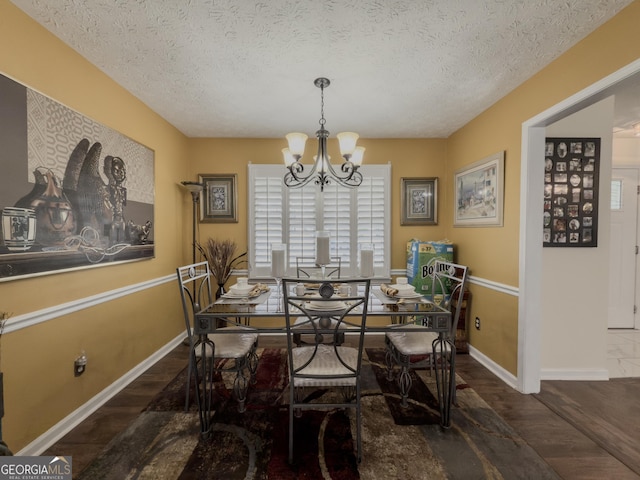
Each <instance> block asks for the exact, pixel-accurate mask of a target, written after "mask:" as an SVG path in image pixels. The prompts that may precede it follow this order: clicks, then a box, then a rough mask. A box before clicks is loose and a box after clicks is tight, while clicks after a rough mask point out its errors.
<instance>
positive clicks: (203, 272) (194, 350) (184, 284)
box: [177, 262, 258, 412]
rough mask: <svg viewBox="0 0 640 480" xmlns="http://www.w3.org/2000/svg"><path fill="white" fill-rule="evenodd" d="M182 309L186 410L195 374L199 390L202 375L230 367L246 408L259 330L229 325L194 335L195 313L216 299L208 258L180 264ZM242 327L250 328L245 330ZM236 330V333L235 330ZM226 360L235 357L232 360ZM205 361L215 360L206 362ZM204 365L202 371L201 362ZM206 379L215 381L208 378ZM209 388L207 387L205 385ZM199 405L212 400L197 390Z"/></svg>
mask: <svg viewBox="0 0 640 480" xmlns="http://www.w3.org/2000/svg"><path fill="white" fill-rule="evenodd" d="M177 275H178V283H179V286H180V297H181V299H182V310H183V313H184V320H185V326H186V329H187V337H188V339H189V348H190V354H189V366H188V374H187V391H186V398H185V411H186V410H188V408H189V392H190V386H191V377H192V376H193V377H195V383H196V392H197V393H198V392H200V390H199V388H200V381H199V377H200V378H202V377H205V375H207V372H211V374H213V372H215V371H220V372H225V371H231V372H235V374H236V375H235V379H234V382H233V394H234V396H235V398H236V401H237V402H238V411H239V412H244V410H245V402H246V398H247V389H248V386H249V383H253V382H255V373H256V369H257V367H258V356H257V353H256V349H257V348H258V334H257V333H255V332H253V331H250V329H248V328H247V327H242V326H228V327H220V328H218V329H217V331H218V332H220V333H210V334H208V335H207V336H206V337H204V338H201V337H197V338H194V335H193V321H194V315H195V313H197V312H199V311H200V310H201V309H202V308H205V307H206V306H207V305H210V304H211V303H213V301H214V300H215V298H214V297H213V295H212V290H211V272H210V271H209V264H208V263H207V262H200V263H194V264H191V265H185V266H183V267H178V268H177ZM243 330H247V331H244V332H243ZM236 332H237V333H236ZM224 360H232V361H230V362H227V361H224ZM205 361H210V362H213V363H212V364H210V365H208V366H207V365H205ZM199 365H200V366H201V367H202V368H201V370H202V371H201V372H199V370H198V366H199ZM207 367H212V368H207ZM205 381H207V382H210V381H213V379H212V378H206V377H205ZM205 390H206V389H205ZM196 397H197V402H198V409H199V410H200V411H202V409H201V408H200V407H201V405H200V403H201V402H203V401H204V402H209V401H210V399H209V398H201V395H199V394H196Z"/></svg>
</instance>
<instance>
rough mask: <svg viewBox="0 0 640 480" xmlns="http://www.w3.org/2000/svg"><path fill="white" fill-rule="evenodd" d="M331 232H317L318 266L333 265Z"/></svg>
mask: <svg viewBox="0 0 640 480" xmlns="http://www.w3.org/2000/svg"><path fill="white" fill-rule="evenodd" d="M329 243H330V237H329V232H317V234H316V265H329V263H331V254H330V247H329Z"/></svg>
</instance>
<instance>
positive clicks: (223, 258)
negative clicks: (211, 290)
mask: <svg viewBox="0 0 640 480" xmlns="http://www.w3.org/2000/svg"><path fill="white" fill-rule="evenodd" d="M196 246H197V247H198V250H199V251H200V253H201V254H202V256H203V257H204V258H205V259H206V260H207V262H208V263H209V268H210V269H211V273H212V275H213V276H214V277H216V281H217V282H218V284H225V283H226V282H227V280H229V277H230V276H231V272H232V271H233V270H234V269H236V268H238V267H239V266H240V265H242V264H243V263H245V262H246V260H245V259H244V257H245V256H246V255H247V252H244V253H241V254H240V255H236V249H237V245H236V242H234V241H232V240H216V239H213V238H209V239H208V240H207V242H206V243H205V244H204V246H203V245H200V244H199V243H198V244H196Z"/></svg>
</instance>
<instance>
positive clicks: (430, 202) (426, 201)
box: [400, 177, 438, 225]
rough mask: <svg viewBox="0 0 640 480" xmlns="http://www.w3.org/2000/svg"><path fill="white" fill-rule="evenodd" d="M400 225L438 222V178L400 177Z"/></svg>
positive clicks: (435, 223)
mask: <svg viewBox="0 0 640 480" xmlns="http://www.w3.org/2000/svg"><path fill="white" fill-rule="evenodd" d="M401 180H402V191H401V192H402V193H401V195H402V217H401V219H400V225H437V224H438V178H437V177H431V178H402V179H401Z"/></svg>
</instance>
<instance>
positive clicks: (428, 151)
mask: <svg viewBox="0 0 640 480" xmlns="http://www.w3.org/2000/svg"><path fill="white" fill-rule="evenodd" d="M358 144H359V145H362V146H363V147H365V148H366V149H367V150H366V153H365V161H366V163H367V164H371V165H373V164H386V163H388V162H391V163H392V167H391V174H392V182H391V185H392V205H391V214H392V225H391V242H392V258H391V268H394V269H402V268H405V267H406V263H407V262H406V254H405V251H404V248H405V245H406V242H407V241H408V240H410V239H412V238H419V239H421V240H441V239H443V238H444V237H445V226H446V224H447V221H446V217H445V219H444V220H443V221H441V222H440V223H439V225H437V226H417V227H416V226H401V225H400V183H401V178H402V177H439V178H440V181H441V182H443V183H446V179H445V178H444V177H445V174H446V170H445V158H446V148H445V146H446V140H443V139H364V140H360V141H359V142H358ZM285 146H286V140H285V139H284V138H282V139H271V138H269V139H246V138H214V139H212V138H209V139H191V140H190V141H189V160H190V170H191V174H190V176H189V178H190V179H191V180H196V179H197V176H198V174H203V173H205V174H206V173H237V174H238V223H232V224H226V223H225V224H220V223H218V224H200V226H199V234H198V235H199V236H198V238H199V240H200V241H201V242H204V241H206V239H207V238H209V237H213V238H220V239H225V238H233V239H234V240H235V241H236V242H237V244H238V252H243V251H245V250H246V248H247V164H248V163H249V162H251V163H256V164H259V163H265V164H274V163H276V164H280V163H282V155H281V153H280V150H281V149H282V148H284V147H285ZM316 146H317V143H316V141H315V139H311V140H309V141H308V145H307V153H306V156H312V154H311V152H313V151H314V149H315V148H316ZM337 149H338V147H337V143H336V141H335V139H330V140H329V150H330V152H332V151H333V150H335V153H331V156H332V158H340V157H339V153H338V151H337ZM283 175H284V166H283ZM447 201H448V200H447V193H446V192H444V193H443V195H442V196H441V197H440V205H441V207H440V214H442V211H443V210H442V203H443V202H444V203H446V202H447Z"/></svg>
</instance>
